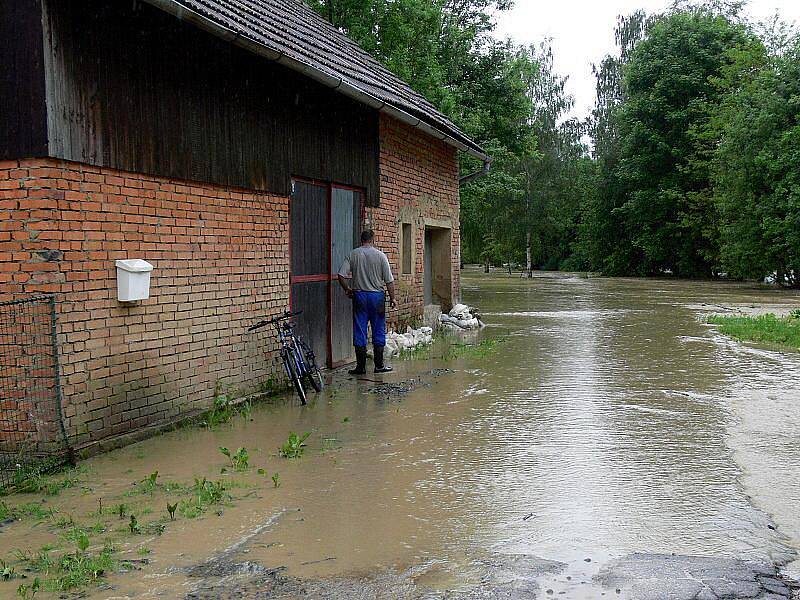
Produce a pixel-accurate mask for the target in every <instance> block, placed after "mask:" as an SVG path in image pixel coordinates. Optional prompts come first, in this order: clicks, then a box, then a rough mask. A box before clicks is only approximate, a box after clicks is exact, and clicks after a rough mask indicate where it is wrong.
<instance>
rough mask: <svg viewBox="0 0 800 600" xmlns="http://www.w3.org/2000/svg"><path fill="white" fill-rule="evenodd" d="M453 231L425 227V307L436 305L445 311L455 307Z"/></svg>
mask: <svg viewBox="0 0 800 600" xmlns="http://www.w3.org/2000/svg"><path fill="white" fill-rule="evenodd" d="M450 240H451V230H450V229H449V228H447V227H428V226H426V227H425V244H424V252H425V256H424V257H423V258H424V268H425V274H424V297H425V306H429V305H436V306H439V307H440V308H441V310H443V311H447V310H450V309H451V308H452V306H453V286H452V256H451V253H450Z"/></svg>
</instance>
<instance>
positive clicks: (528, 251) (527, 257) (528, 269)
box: [525, 231, 533, 278]
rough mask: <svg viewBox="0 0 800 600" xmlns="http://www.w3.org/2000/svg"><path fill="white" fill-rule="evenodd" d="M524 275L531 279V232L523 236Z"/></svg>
mask: <svg viewBox="0 0 800 600" xmlns="http://www.w3.org/2000/svg"><path fill="white" fill-rule="evenodd" d="M525 273H526V274H527V276H528V278H531V277H533V265H532V264H531V232H530V231H529V232H528V233H527V234H526V235H525Z"/></svg>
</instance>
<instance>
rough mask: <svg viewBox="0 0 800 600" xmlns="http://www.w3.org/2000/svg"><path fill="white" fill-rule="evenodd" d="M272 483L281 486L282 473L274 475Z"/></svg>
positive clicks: (277, 486)
mask: <svg viewBox="0 0 800 600" xmlns="http://www.w3.org/2000/svg"><path fill="white" fill-rule="evenodd" d="M272 485H274V486H275V487H276V488H279V487H281V476H280V473H275V474H274V475H273V476H272Z"/></svg>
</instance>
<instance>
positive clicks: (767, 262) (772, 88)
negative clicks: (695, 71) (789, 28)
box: [715, 41, 800, 286]
mask: <svg viewBox="0 0 800 600" xmlns="http://www.w3.org/2000/svg"><path fill="white" fill-rule="evenodd" d="M736 58H737V60H738V63H737V64H738V65H740V68H741V70H742V71H745V72H746V73H747V77H744V78H742V77H740V78H738V79H737V80H734V81H732V82H731V81H724V82H723V84H724V85H726V87H728V88H729V89H731V93H730V94H729V96H728V98H727V100H726V102H725V103H724V105H723V110H722V113H721V115H720V119H719V121H720V126H721V129H722V139H721V142H720V144H719V150H718V152H717V156H716V173H715V175H716V189H715V199H716V202H717V205H718V206H719V209H720V211H721V215H722V220H723V225H722V230H721V242H722V265H723V268H724V269H725V270H726V271H727V272H728V273H729V274H731V275H732V276H736V277H743V278H754V279H763V278H765V277H768V276H771V277H774V279H775V281H776V282H777V283H778V284H780V285H784V286H798V285H800V152H798V148H800V123H798V114H800V41H796V42H795V43H794V44H793V46H792V47H790V48H789V49H788V50H787V51H786V52H784V53H781V54H779V55H776V56H768V55H767V51H766V49H765V48H764V47H763V46H758V47H754V48H751V49H748V51H747V52H741V53H740V54H739V55H737V57H736ZM729 79H730V78H729ZM742 79H743V80H742Z"/></svg>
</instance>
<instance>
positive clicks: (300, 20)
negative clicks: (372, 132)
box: [147, 0, 485, 158]
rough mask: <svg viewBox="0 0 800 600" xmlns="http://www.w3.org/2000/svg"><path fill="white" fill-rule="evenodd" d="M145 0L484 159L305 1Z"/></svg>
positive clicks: (424, 102)
mask: <svg viewBox="0 0 800 600" xmlns="http://www.w3.org/2000/svg"><path fill="white" fill-rule="evenodd" d="M147 1H148V2H149V3H150V4H153V5H155V6H158V7H160V8H162V9H164V10H167V11H168V12H170V13H172V14H174V15H176V16H178V17H179V18H182V19H186V20H189V21H192V22H193V23H195V24H196V25H198V26H200V27H203V28H204V29H207V30H209V31H211V32H212V33H215V34H216V35H219V36H221V37H223V38H225V39H227V40H228V41H230V42H232V43H235V44H237V45H240V46H243V47H246V48H247V49H249V50H251V51H253V52H256V53H259V54H262V55H264V56H267V57H268V58H270V59H272V60H277V61H278V62H281V63H284V64H285V65H287V66H288V67H290V68H292V69H294V70H297V71H300V72H302V73H304V74H305V75H307V76H309V77H311V78H313V79H316V80H318V81H321V82H322V83H324V84H326V85H328V86H330V87H334V88H337V89H338V90H339V91H341V92H342V93H344V94H346V95H348V96H351V97H352V98H354V99H356V100H358V101H360V102H363V103H365V104H368V105H370V106H373V107H374V108H376V109H379V110H382V111H384V112H387V113H389V114H392V115H393V116H395V117H397V118H399V119H401V120H403V121H406V122H408V123H411V124H412V125H414V126H417V127H419V128H421V129H423V130H425V131H427V132H428V133H431V134H433V135H435V136H437V137H440V138H442V139H444V140H445V141H447V142H448V143H450V144H452V145H454V146H456V147H458V148H460V149H462V150H464V151H466V152H469V153H470V154H473V155H475V156H478V157H480V158H485V155H484V152H483V150H482V149H481V148H480V146H478V144H476V143H475V142H474V141H472V140H471V139H470V138H469V137H467V135H466V134H464V133H463V132H462V131H461V130H459V129H458V127H456V126H455V125H454V124H453V123H452V122H451V121H450V120H449V119H448V118H447V117H445V116H444V115H443V114H442V113H440V112H439V111H438V110H436V108H435V107H434V106H433V105H432V104H431V103H430V102H428V101H427V100H426V99H425V98H424V97H422V96H421V95H420V94H418V93H417V92H415V91H414V90H412V89H411V87H410V86H409V85H408V84H407V83H405V82H404V81H403V80H401V79H400V78H398V77H397V76H396V75H394V74H393V73H392V72H391V71H389V70H388V69H387V68H386V67H384V66H383V65H381V64H380V63H379V62H378V61H377V60H375V59H374V58H372V57H371V56H370V55H369V54H368V53H367V52H365V51H364V50H362V49H361V48H360V47H359V46H358V45H357V44H356V43H355V42H353V41H352V40H350V39H349V38H348V37H347V36H346V35H344V34H343V33H342V32H340V31H339V30H338V29H336V28H335V27H333V26H332V25H331V24H330V23H328V22H327V21H326V20H325V19H323V18H322V17H320V16H319V15H318V14H317V13H316V12H315V11H314V10H313V9H311V8H310V7H309V6H307V5H306V4H305V3H303V2H302V1H301V0H147Z"/></svg>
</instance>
